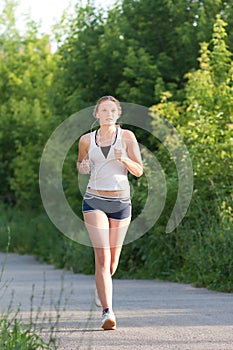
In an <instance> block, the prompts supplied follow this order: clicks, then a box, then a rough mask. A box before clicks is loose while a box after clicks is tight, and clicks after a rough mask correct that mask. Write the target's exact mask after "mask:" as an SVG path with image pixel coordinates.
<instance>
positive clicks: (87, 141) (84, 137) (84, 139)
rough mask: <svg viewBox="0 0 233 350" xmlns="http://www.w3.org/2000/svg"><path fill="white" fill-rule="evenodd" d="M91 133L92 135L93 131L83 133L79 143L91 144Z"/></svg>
mask: <svg viewBox="0 0 233 350" xmlns="http://www.w3.org/2000/svg"><path fill="white" fill-rule="evenodd" d="M90 135H91V132H88V133H87V134H84V135H82V136H81V137H80V140H79V144H83V145H89V144H90Z"/></svg>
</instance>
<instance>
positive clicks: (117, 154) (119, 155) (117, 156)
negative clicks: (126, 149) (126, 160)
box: [114, 147, 123, 161]
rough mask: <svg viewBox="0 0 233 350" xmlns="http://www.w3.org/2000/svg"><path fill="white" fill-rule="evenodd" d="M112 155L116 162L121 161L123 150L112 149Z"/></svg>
mask: <svg viewBox="0 0 233 350" xmlns="http://www.w3.org/2000/svg"><path fill="white" fill-rule="evenodd" d="M114 155H115V157H116V159H117V160H119V161H121V160H122V155H123V149H122V148H116V147H115V148H114Z"/></svg>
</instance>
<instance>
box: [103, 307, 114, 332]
mask: <svg viewBox="0 0 233 350" xmlns="http://www.w3.org/2000/svg"><path fill="white" fill-rule="evenodd" d="M101 327H102V328H103V329H104V330H105V331H107V330H114V329H116V318H115V315H114V313H113V312H112V311H108V312H105V313H104V314H103V318H102V326H101Z"/></svg>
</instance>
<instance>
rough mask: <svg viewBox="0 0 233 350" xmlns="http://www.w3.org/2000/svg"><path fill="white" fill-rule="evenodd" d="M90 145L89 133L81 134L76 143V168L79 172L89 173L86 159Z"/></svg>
mask: <svg viewBox="0 0 233 350" xmlns="http://www.w3.org/2000/svg"><path fill="white" fill-rule="evenodd" d="M89 147H90V134H85V135H83V136H81V138H80V140H79V145H78V160H77V170H78V172H79V173H80V174H89V173H90V161H89V159H88V151H89Z"/></svg>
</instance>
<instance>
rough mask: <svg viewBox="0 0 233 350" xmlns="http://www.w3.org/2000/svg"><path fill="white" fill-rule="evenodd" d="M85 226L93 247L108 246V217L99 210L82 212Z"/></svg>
mask: <svg viewBox="0 0 233 350" xmlns="http://www.w3.org/2000/svg"><path fill="white" fill-rule="evenodd" d="M83 217H84V221H85V225H86V228H87V230H88V233H89V237H90V240H91V242H92V245H93V247H94V248H110V240H109V219H108V217H107V215H106V214H105V213H104V212H102V211H101V210H92V211H90V212H87V213H83Z"/></svg>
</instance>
